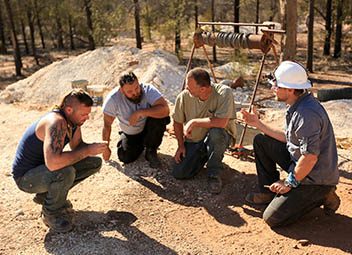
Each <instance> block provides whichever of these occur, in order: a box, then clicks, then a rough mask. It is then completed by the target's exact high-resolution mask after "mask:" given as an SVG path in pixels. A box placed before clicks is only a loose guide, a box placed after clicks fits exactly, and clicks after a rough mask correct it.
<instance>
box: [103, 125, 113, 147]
mask: <svg viewBox="0 0 352 255" xmlns="http://www.w3.org/2000/svg"><path fill="white" fill-rule="evenodd" d="M110 135H111V126H106V125H104V127H103V134H102V139H103V141H107V142H108V146H109V144H110Z"/></svg>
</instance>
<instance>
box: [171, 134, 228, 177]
mask: <svg viewBox="0 0 352 255" xmlns="http://www.w3.org/2000/svg"><path fill="white" fill-rule="evenodd" d="M230 142H231V136H230V135H229V134H228V133H227V132H226V131H225V129H223V128H211V129H209V132H208V134H207V136H206V137H205V138H204V140H202V141H200V142H197V143H191V142H185V148H186V156H185V157H184V158H183V159H182V161H181V162H180V163H179V164H176V165H175V166H174V168H173V170H172V175H173V176H174V177H175V178H176V179H188V178H191V177H193V176H195V175H196V174H197V173H198V172H199V171H200V170H201V169H202V168H203V167H204V165H205V163H207V169H208V176H217V175H219V173H220V171H221V170H222V169H223V165H222V159H223V158H224V153H225V150H226V148H227V147H228V146H229V145H230Z"/></svg>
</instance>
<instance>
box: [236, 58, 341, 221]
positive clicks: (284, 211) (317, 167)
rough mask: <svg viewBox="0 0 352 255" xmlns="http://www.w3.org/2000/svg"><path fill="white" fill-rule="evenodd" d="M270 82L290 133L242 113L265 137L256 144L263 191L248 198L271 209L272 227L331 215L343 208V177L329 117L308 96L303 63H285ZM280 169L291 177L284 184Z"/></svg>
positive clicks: (267, 213) (268, 216)
mask: <svg viewBox="0 0 352 255" xmlns="http://www.w3.org/2000/svg"><path fill="white" fill-rule="evenodd" d="M269 82H270V83H271V84H272V90H273V91H274V93H275V96H276V99H277V100H278V101H282V102H285V103H286V104H287V105H288V108H287V112H286V130H285V132H284V131H281V130H278V129H276V128H273V127H270V126H269V125H267V124H265V123H263V122H262V121H261V120H260V119H259V118H258V116H257V114H256V113H249V112H247V111H245V110H242V111H241V112H242V114H243V118H244V120H245V121H246V123H248V124H249V125H251V126H254V127H256V128H258V129H259V130H261V131H262V132H263V133H264V134H259V135H257V136H256V137H255V138H254V143H253V146H254V152H255V158H256V168H257V173H258V184H259V190H260V192H259V193H250V194H248V195H247V197H246V200H247V202H249V203H253V204H269V205H268V207H267V208H266V210H265V211H264V214H263V218H264V220H265V222H266V223H267V224H269V225H270V226H271V227H278V226H283V225H287V224H290V223H292V222H294V221H296V220H297V219H298V218H300V217H301V216H302V215H304V214H306V213H307V212H309V211H310V210H312V209H313V208H315V207H319V206H321V205H324V210H325V212H326V213H327V214H332V213H334V212H335V211H336V210H337V209H338V207H339V204H340V199H339V197H338V196H337V195H336V193H335V190H336V185H337V184H338V179H339V172H338V169H337V149H336V143H335V136H334V131H333V127H332V125H331V122H330V120H329V117H328V114H327V113H326V111H325V109H324V108H323V106H322V105H321V104H320V103H319V102H318V101H317V100H316V99H315V98H314V97H313V95H312V94H311V93H308V92H307V89H309V88H310V87H311V82H310V81H309V80H308V76H307V72H306V70H305V69H304V68H303V67H302V66H301V65H300V64H298V63H296V62H292V61H284V62H282V63H281V64H280V65H279V66H278V68H277V69H276V70H275V71H274V74H273V77H272V79H271V80H270V81H269ZM276 164H278V165H279V166H280V167H281V168H282V169H283V170H285V171H286V172H287V173H288V176H287V178H286V179H285V180H284V181H282V180H280V173H279V171H277V169H276ZM275 194H276V195H275Z"/></svg>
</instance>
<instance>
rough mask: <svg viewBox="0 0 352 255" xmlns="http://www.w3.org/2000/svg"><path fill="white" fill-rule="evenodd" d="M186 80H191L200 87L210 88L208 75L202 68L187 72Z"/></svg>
mask: <svg viewBox="0 0 352 255" xmlns="http://www.w3.org/2000/svg"><path fill="white" fill-rule="evenodd" d="M187 78H193V79H194V80H195V81H196V83H197V85H198V86H200V87H209V86H210V75H209V73H208V72H207V71H206V70H204V69H203V68H200V67H197V68H194V69H192V70H191V71H189V72H188V74H187Z"/></svg>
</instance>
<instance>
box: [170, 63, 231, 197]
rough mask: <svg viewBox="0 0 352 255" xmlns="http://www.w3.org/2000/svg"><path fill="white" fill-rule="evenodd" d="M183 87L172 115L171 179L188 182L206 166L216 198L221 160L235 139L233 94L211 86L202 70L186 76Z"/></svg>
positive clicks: (226, 88) (199, 69)
mask: <svg viewBox="0 0 352 255" xmlns="http://www.w3.org/2000/svg"><path fill="white" fill-rule="evenodd" d="M186 85H187V86H186V88H187V89H186V90H184V91H182V92H181V93H180V94H179V95H178V96H177V99H176V104H175V110H174V114H173V120H174V130H175V135H176V139H177V143H178V148H177V151H176V153H175V161H176V165H175V167H174V168H173V170H172V175H173V176H174V177H175V178H177V179H188V178H191V177H193V176H195V175H196V174H197V173H198V172H199V171H200V170H201V169H202V168H203V167H204V165H205V164H206V165H207V170H208V190H209V192H210V193H212V194H219V193H220V192H221V190H222V180H221V177H220V172H221V171H222V169H223V165H222V159H223V157H224V153H225V150H226V148H227V147H228V146H229V145H230V144H233V143H234V141H235V139H236V126H235V122H234V119H235V118H236V112H235V103H234V99H233V94H232V91H231V88H230V87H228V86H225V85H222V84H211V82H210V76H209V74H208V72H207V71H206V70H204V69H202V68H195V69H192V70H191V71H189V72H188V74H187V79H186Z"/></svg>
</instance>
